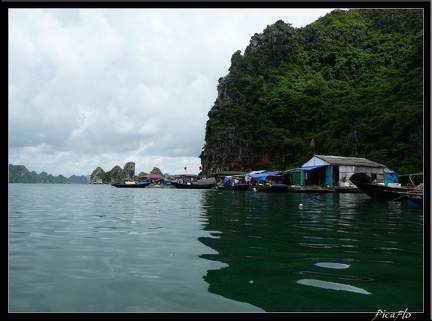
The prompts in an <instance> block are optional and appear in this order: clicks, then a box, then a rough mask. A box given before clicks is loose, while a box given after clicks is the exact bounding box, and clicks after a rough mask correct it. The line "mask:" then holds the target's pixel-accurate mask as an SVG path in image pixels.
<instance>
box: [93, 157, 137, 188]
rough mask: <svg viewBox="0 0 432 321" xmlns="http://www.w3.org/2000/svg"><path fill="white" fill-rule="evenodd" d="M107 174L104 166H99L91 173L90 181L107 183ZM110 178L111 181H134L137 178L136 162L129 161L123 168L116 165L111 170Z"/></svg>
mask: <svg viewBox="0 0 432 321" xmlns="http://www.w3.org/2000/svg"><path fill="white" fill-rule="evenodd" d="M106 174H107V173H106V172H105V171H104V170H103V169H102V168H100V167H97V168H96V169H95V170H94V171H93V173H92V174H91V175H90V183H107V182H105V181H104V179H105V180H107V178H106V177H105V176H106ZM108 179H109V181H110V182H111V183H121V182H124V181H133V180H134V179H135V163H134V162H127V163H126V164H125V165H124V167H123V169H122V168H121V167H120V166H118V165H116V166H114V167H113V168H112V169H111V171H110V172H109V178H108Z"/></svg>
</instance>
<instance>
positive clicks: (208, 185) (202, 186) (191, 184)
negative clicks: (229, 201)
mask: <svg viewBox="0 0 432 321" xmlns="http://www.w3.org/2000/svg"><path fill="white" fill-rule="evenodd" d="M170 183H171V185H172V186H174V187H175V188H180V189H212V188H215V187H216V184H215V183H199V182H188V183H179V182H174V181H171V182H170Z"/></svg>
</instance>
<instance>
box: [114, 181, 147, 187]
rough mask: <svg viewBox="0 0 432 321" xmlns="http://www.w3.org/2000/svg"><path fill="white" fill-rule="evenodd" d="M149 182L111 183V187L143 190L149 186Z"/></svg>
mask: <svg viewBox="0 0 432 321" xmlns="http://www.w3.org/2000/svg"><path fill="white" fill-rule="evenodd" d="M149 185H150V182H147V181H146V182H123V183H112V184H111V186H114V187H117V188H144V187H146V186H149Z"/></svg>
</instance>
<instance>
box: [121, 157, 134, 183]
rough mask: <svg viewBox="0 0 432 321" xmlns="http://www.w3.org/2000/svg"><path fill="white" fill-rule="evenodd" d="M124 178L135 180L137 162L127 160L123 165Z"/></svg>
mask: <svg viewBox="0 0 432 321" xmlns="http://www.w3.org/2000/svg"><path fill="white" fill-rule="evenodd" d="M121 177H122V179H123V180H125V181H133V180H134V179H135V163H134V162H127V163H126V164H125V166H124V167H123V171H122V176H121Z"/></svg>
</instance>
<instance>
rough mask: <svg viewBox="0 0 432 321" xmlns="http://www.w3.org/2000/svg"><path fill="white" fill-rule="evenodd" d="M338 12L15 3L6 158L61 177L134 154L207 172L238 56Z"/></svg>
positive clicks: (139, 163)
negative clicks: (252, 43)
mask: <svg viewBox="0 0 432 321" xmlns="http://www.w3.org/2000/svg"><path fill="white" fill-rule="evenodd" d="M330 11H331V9H209V10H205V9H10V10H9V44H8V50H9V61H8V63H9V84H8V91H9V163H11V164H14V165H24V166H26V167H27V168H28V169H29V170H30V171H33V170H34V171H36V172H37V173H40V172H42V171H45V172H47V173H50V174H52V175H55V176H56V175H60V174H61V175H64V176H66V177H69V176H71V175H73V174H75V175H87V174H90V173H91V172H92V171H93V170H94V169H95V168H96V167H98V166H100V167H102V168H103V169H104V170H105V171H108V170H111V169H112V168H113V167H114V166H115V165H119V166H121V167H123V166H124V164H125V163H126V162H128V161H133V162H135V163H136V172H138V173H139V172H141V171H144V172H150V171H151V170H152V169H153V167H159V168H160V169H161V170H162V172H164V173H170V174H179V173H184V172H185V170H184V169H183V168H184V167H185V166H186V167H187V168H188V170H187V172H188V173H198V172H199V166H200V159H199V158H198V156H199V154H200V153H201V151H202V148H203V146H204V135H205V126H206V122H207V119H208V118H207V113H208V111H209V110H210V108H211V107H212V105H213V103H214V101H215V99H216V97H217V88H216V86H217V83H218V79H219V78H220V77H223V76H225V75H227V74H228V68H229V67H230V61H231V56H232V54H233V53H234V52H236V51H237V50H241V51H242V52H243V51H244V49H245V48H246V46H247V45H248V44H249V40H250V38H251V37H252V36H253V35H254V34H255V33H261V32H262V31H263V30H264V29H265V28H266V27H267V26H268V25H271V24H273V23H275V22H276V21H277V20H280V19H281V20H283V21H285V22H286V23H291V24H292V25H293V26H294V27H304V26H306V25H307V24H310V23H312V22H313V21H315V20H316V19H318V18H319V17H321V16H324V15H325V14H326V13H328V12H330Z"/></svg>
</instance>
